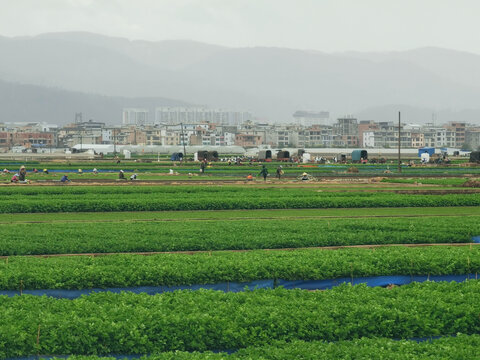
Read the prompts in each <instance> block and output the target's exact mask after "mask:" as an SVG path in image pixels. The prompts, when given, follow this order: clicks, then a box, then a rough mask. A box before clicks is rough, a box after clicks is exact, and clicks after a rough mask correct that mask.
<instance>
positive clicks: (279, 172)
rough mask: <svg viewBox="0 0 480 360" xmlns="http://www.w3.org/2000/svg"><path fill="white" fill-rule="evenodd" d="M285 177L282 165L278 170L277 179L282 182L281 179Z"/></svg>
mask: <svg viewBox="0 0 480 360" xmlns="http://www.w3.org/2000/svg"><path fill="white" fill-rule="evenodd" d="M282 175H283V169H282V165H280V166H279V167H278V168H277V178H278V180H280V178H281V177H282Z"/></svg>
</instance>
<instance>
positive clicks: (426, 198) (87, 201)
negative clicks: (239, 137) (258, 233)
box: [0, 190, 480, 213]
mask: <svg viewBox="0 0 480 360" xmlns="http://www.w3.org/2000/svg"><path fill="white" fill-rule="evenodd" d="M205 192H206V194H205V195H203V196H196V194H191V195H190V196H178V197H177V198H173V197H172V196H168V197H167V196H162V195H161V194H155V195H152V194H142V195H138V196H129V197H126V196H124V195H122V194H118V195H113V194H112V195H110V196H102V195H98V196H94V195H90V196H83V197H82V196H77V197H75V198H67V197H62V195H58V196H55V197H52V196H42V197H40V198H30V199H28V198H27V199H25V198H19V199H16V200H15V199H5V200H3V201H2V202H1V203H0V213H38V212H102V211H164V210H231V209H301V208H309V209H316V208H364V207H428V206H479V205H480V193H476V194H469V195H458V194H457V195H456V194H451V195H407V194H390V193H387V194H384V193H382V194H359V193H347V194H346V195H341V196H340V195H339V194H336V193H335V195H339V196H333V195H331V193H330V194H328V195H327V193H319V194H317V195H313V194H312V196H311V197H309V196H295V194H289V191H285V190H284V193H285V194H284V195H283V196H278V197H273V196H269V195H271V194H268V193H265V194H263V195H264V196H258V197H255V196H254V194H253V193H252V194H249V195H248V196H245V197H229V196H228V193H224V194H221V193H220V194H219V193H217V194H215V195H216V196H215V195H212V194H208V190H205Z"/></svg>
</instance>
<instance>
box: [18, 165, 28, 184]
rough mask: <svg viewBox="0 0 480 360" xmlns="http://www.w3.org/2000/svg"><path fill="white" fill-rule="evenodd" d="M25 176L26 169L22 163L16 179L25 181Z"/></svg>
mask: <svg viewBox="0 0 480 360" xmlns="http://www.w3.org/2000/svg"><path fill="white" fill-rule="evenodd" d="M26 177H27V169H25V166H23V165H22V166H21V167H20V171H19V173H18V180H20V181H25V180H26Z"/></svg>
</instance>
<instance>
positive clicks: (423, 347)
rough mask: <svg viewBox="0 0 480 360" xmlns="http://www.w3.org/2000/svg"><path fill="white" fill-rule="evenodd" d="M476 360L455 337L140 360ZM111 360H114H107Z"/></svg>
mask: <svg viewBox="0 0 480 360" xmlns="http://www.w3.org/2000/svg"><path fill="white" fill-rule="evenodd" d="M479 357H480V336H479V335H462V334H460V335H458V336H456V337H444V338H440V339H435V340H431V341H423V342H420V343H419V342H417V341H412V340H410V341H409V340H391V339H384V338H379V339H367V338H363V339H360V340H350V341H339V342H332V343H327V342H323V341H311V342H306V341H302V340H294V341H292V342H285V341H276V342H274V343H273V344H272V345H265V346H261V347H248V348H245V349H241V350H239V351H238V352H235V353H233V354H227V353H213V352H210V351H207V352H203V353H201V352H191V353H189V352H183V351H175V352H165V353H159V354H157V355H150V356H145V357H142V358H141V360H207V359H208V360H221V359H225V360H237V359H238V360H247V359H248V360H251V359H258V360H278V359H284V360H297V359H303V360H332V359H356V360H385V359H388V360H427V359H431V360H451V359H477V358H479ZM68 359H69V360H100V359H104V360H107V358H99V357H96V356H70V357H68ZM109 359H110V360H113V359H114V358H109Z"/></svg>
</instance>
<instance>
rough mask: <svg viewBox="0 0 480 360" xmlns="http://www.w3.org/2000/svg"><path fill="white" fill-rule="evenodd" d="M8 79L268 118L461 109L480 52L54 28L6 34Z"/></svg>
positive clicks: (474, 92) (3, 71)
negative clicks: (396, 107) (394, 108)
mask: <svg viewBox="0 0 480 360" xmlns="http://www.w3.org/2000/svg"><path fill="white" fill-rule="evenodd" d="M0 79H3V80H6V81H13V82H22V83H30V84H37V85H42V86H48V87H56V88H63V89H68V90H72V91H82V92H86V93H97V94H104V95H108V96H122V97H161V98H171V99H181V100H183V101H186V102H188V103H195V104H201V105H206V106H210V107H220V108H230V109H233V110H249V111H251V112H253V114H254V115H256V116H257V117H259V118H262V119H267V120H270V121H291V119H292V114H293V113H294V112H295V111H296V110H302V109H304V110H328V111H330V112H331V113H332V114H334V115H343V114H347V113H361V111H362V110H364V109H371V108H377V107H386V106H388V105H390V104H406V105H408V106H411V107H413V108H424V109H432V111H436V112H440V111H443V110H449V109H453V110H450V111H451V112H452V113H455V114H457V115H459V116H462V115H461V112H460V111H459V110H461V109H473V112H475V111H476V110H475V109H478V108H480V104H479V103H478V99H479V98H480V56H478V55H475V54H468V53H462V52H458V51H453V50H446V49H436V48H424V49H416V50H412V51H404V52H395V53H335V54H327V53H322V52H318V51H303V50H293V49H282V48H266V47H256V48H228V47H221V46H216V45H209V44H202V43H198V42H192V41H160V42H148V41H129V40H126V39H121V38H111V37H106V36H101V35H96V34H90V33H54V34H44V35H40V36H36V37H22V38H5V37H4V38H0ZM429 112H430V110H427V112H426V114H428V113H429ZM425 116H426V115H425ZM430 117H431V116H430ZM422 119H423V116H422Z"/></svg>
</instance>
